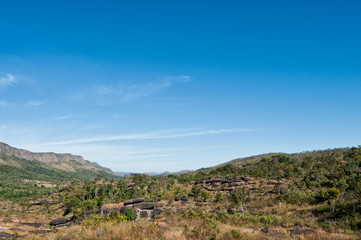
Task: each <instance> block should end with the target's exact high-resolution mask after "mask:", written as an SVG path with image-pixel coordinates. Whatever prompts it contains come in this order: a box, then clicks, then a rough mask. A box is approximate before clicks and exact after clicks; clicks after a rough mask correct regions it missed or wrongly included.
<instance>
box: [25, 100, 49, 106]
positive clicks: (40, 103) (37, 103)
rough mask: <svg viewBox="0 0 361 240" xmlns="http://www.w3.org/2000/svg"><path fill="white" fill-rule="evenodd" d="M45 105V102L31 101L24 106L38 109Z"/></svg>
mask: <svg viewBox="0 0 361 240" xmlns="http://www.w3.org/2000/svg"><path fill="white" fill-rule="evenodd" d="M45 103H46V101H45V100H33V101H29V102H27V103H26V104H25V106H32V107H38V106H41V105H44V104H45Z"/></svg>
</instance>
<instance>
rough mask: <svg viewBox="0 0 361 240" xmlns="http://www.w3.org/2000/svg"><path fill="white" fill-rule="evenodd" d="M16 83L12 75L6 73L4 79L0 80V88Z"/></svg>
mask: <svg viewBox="0 0 361 240" xmlns="http://www.w3.org/2000/svg"><path fill="white" fill-rule="evenodd" d="M15 82H16V78H15V76H14V75H13V74H11V73H8V74H6V75H5V76H4V77H1V78H0V87H4V86H10V85H12V84H14V83H15Z"/></svg>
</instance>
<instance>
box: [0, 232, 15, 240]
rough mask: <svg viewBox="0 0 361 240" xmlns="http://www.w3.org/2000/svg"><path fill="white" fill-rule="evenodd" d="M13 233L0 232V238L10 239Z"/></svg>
mask: <svg viewBox="0 0 361 240" xmlns="http://www.w3.org/2000/svg"><path fill="white" fill-rule="evenodd" d="M12 236H13V235H11V234H9V233H5V232H0V239H1V240H3V239H6V240H7V239H11V237H12Z"/></svg>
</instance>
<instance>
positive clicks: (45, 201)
mask: <svg viewBox="0 0 361 240" xmlns="http://www.w3.org/2000/svg"><path fill="white" fill-rule="evenodd" d="M46 203H48V201H47V200H46V199H44V200H38V201H35V202H33V203H32V204H31V205H32V206H36V205H43V204H46Z"/></svg>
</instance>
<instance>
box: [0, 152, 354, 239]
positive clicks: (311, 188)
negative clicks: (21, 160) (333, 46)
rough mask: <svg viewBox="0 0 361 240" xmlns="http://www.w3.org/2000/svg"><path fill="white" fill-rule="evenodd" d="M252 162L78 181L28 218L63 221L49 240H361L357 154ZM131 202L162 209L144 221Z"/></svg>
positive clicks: (282, 156) (54, 194)
mask: <svg viewBox="0 0 361 240" xmlns="http://www.w3.org/2000/svg"><path fill="white" fill-rule="evenodd" d="M250 159H251V161H244V162H242V159H238V160H233V161H231V162H228V163H226V164H224V165H220V166H216V167H214V168H208V169H202V170H199V171H194V172H191V173H187V174H180V175H166V176H147V175H144V174H131V175H129V176H126V177H124V178H123V179H113V178H111V177H110V176H108V177H102V176H98V177H96V178H95V179H93V180H76V181H73V182H71V183H68V184H67V185H66V187H65V188H62V189H61V190H53V191H52V193H51V194H49V195H47V196H44V197H43V198H40V199H38V200H37V201H36V202H35V203H33V204H32V205H28V207H27V208H26V211H28V212H29V214H42V216H43V219H44V218H46V219H48V221H50V220H51V219H53V218H62V217H67V218H66V219H67V224H66V226H67V228H60V229H58V230H56V231H51V232H49V233H46V237H47V239H74V238H77V239H222V240H223V239H360V238H361V235H360V232H361V148H360V147H357V148H345V149H333V150H325V151H315V152H306V153H299V154H266V155H260V156H256V157H255V158H248V160H250ZM44 171H45V170H44ZM44 188H46V187H44ZM129 199H136V201H139V199H143V200H142V201H145V202H144V203H140V205H141V206H145V208H146V209H151V208H147V206H151V207H152V209H153V208H154V209H153V210H146V209H145V210H142V211H155V209H162V210H157V213H156V215H154V216H153V217H152V220H151V221H149V220H147V219H145V218H144V219H143V218H142V217H139V214H138V213H136V212H134V211H133V210H131V209H130V210H129V209H128V210H129V211H128V210H127V211H125V210H124V209H126V208H125V206H123V205H125V202H129V201H127V200H129ZM136 201H135V200H134V202H136ZM130 202H133V200H131V201H130ZM152 202H153V203H152ZM128 206H129V205H128ZM122 209H123V210H124V211H123V210H122ZM9 211H10V210H9ZM22 211H24V209H22V210H21V211H20V209H19V213H18V215H19V216H20V215H22V214H23V212H22ZM100 213H102V214H100ZM105 213H106V214H105ZM12 214H14V212H12ZM137 214H138V215H137ZM45 216H46V217H45ZM148 218H149V217H148ZM134 219H137V222H134ZM0 221H1V219H0ZM44 221H45V220H44ZM7 226H9V229H10V226H11V222H9V223H8V225H7ZM43 228H44V225H43ZM9 233H11V232H9ZM12 234H14V233H13V232H12ZM18 234H20V235H21V234H25V233H22V232H19V233H18ZM26 234H30V235H29V236H32V237H33V238H34V239H44V236H40V235H39V236H38V235H36V234H35V235H34V234H33V235H32V234H31V231H28V232H27V233H26Z"/></svg>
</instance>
